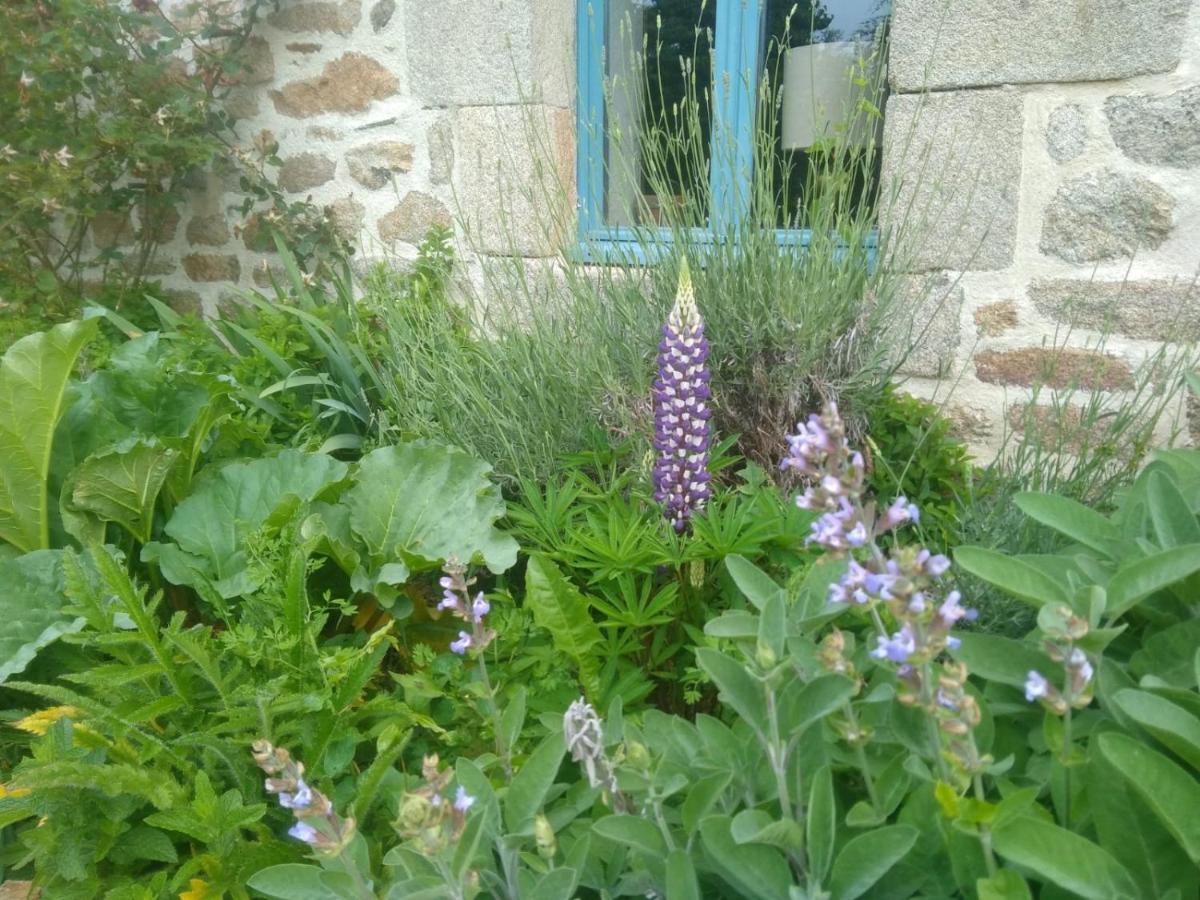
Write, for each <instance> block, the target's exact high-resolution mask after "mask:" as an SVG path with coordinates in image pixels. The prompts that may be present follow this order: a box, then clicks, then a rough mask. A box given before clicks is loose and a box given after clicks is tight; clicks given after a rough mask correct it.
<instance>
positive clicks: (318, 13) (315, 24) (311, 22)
mask: <svg viewBox="0 0 1200 900" xmlns="http://www.w3.org/2000/svg"><path fill="white" fill-rule="evenodd" d="M361 18H362V4H361V3H359V2H358V0H343V2H341V3H333V2H310V3H287V4H284V5H283V6H282V7H281V8H280V9H277V10H276V11H275V12H273V13H271V14H270V15H269V16H267V21H268V22H269V23H270V24H272V25H274V26H275V27H276V28H278V29H279V30H280V31H290V32H293V33H295V32H304V31H332V32H333V33H334V34H341V35H347V34H349V33H350V32H352V31H353V30H354V26H356V25H357V24H358V21H359V19H361Z"/></svg>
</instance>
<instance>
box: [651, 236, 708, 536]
mask: <svg viewBox="0 0 1200 900" xmlns="http://www.w3.org/2000/svg"><path fill="white" fill-rule="evenodd" d="M662 334H663V336H662V342H661V343H660V344H659V345H658V377H657V378H656V379H655V382H654V390H653V395H654V449H655V451H657V454H658V456H657V459H656V461H655V464H654V487H655V492H654V498H655V499H656V500H657V501H658V502H659V503H661V504H662V507H663V514H664V515H665V516H666V518H667V521H669V522H670V523H671V526H672V527H673V528H674V529H675V530H676V531H677V532H681V533H682V532H684V531H686V530H687V529H688V523H689V521H690V519H691V518H692V516H693V515H694V514H695V513H697V512H699V511H700V510H701V509H703V508H704V504H705V503H706V502H707V501H708V499H709V497H710V496H711V495H712V489H711V487H710V485H709V482H710V481H711V480H712V475H711V474H710V473H709V471H708V448H709V441H710V438H711V435H710V428H709V418H710V416H711V415H712V412H711V410H709V408H708V399H709V372H708V341H707V340H706V339H705V337H704V319H703V318H701V316H700V311H699V310H698V309H697V308H696V295H695V291H694V290H693V288H692V277H691V273H690V272H689V271H688V265H687V260H686V259H683V260H681V262H680V268H679V287H678V289H677V291H676V295H675V305H674V306H673V307H672V308H671V314H670V315H669V316H668V318H667V322H666V324H665V325H663V332H662Z"/></svg>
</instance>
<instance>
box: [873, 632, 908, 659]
mask: <svg viewBox="0 0 1200 900" xmlns="http://www.w3.org/2000/svg"><path fill="white" fill-rule="evenodd" d="M875 641H876V647H875V649H874V650H872V651H871V655H872V656H873V657H875V658H876V659H888V660H891V661H892V662H894V663H903V662H907V661H908V657H909V655H910V654H911V653H912V652H913V651H914V650H916V649H917V642H916V638H915V636H914V635H913V633H912V629H911V628H910V627H909V626H907V625H905V626H904V627H903V628H901V629H900V630H899V631H897V632H896V633H895V634H893V635H892V636H891V637H884V636H883V635H882V634H881V635H879V636H878V637H877V638H876V639H875Z"/></svg>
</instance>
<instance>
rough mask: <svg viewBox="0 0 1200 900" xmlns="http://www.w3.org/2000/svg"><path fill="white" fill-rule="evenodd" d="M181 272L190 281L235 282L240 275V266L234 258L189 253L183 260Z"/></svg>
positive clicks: (214, 254) (215, 254) (216, 254)
mask: <svg viewBox="0 0 1200 900" xmlns="http://www.w3.org/2000/svg"><path fill="white" fill-rule="evenodd" d="M183 271H185V272H187V277H188V278H190V279H191V280H192V281H237V280H238V279H239V278H240V277H241V275H242V264H241V263H240V262H238V258H237V257H236V256H224V255H221V254H218V253H189V254H188V255H187V256H185V257H184V258H183Z"/></svg>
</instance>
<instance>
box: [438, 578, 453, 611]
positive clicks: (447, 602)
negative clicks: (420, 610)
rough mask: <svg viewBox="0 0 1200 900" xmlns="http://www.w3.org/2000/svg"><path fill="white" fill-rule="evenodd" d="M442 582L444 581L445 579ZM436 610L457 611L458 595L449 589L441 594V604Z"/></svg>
mask: <svg viewBox="0 0 1200 900" xmlns="http://www.w3.org/2000/svg"><path fill="white" fill-rule="evenodd" d="M442 581H446V579H445V578H443V579H442ZM437 608H438V609H458V595H457V594H455V593H454V591H452V590H450V588H446V590H445V591H444V592H443V593H442V602H441V603H439V604H438V605H437Z"/></svg>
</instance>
